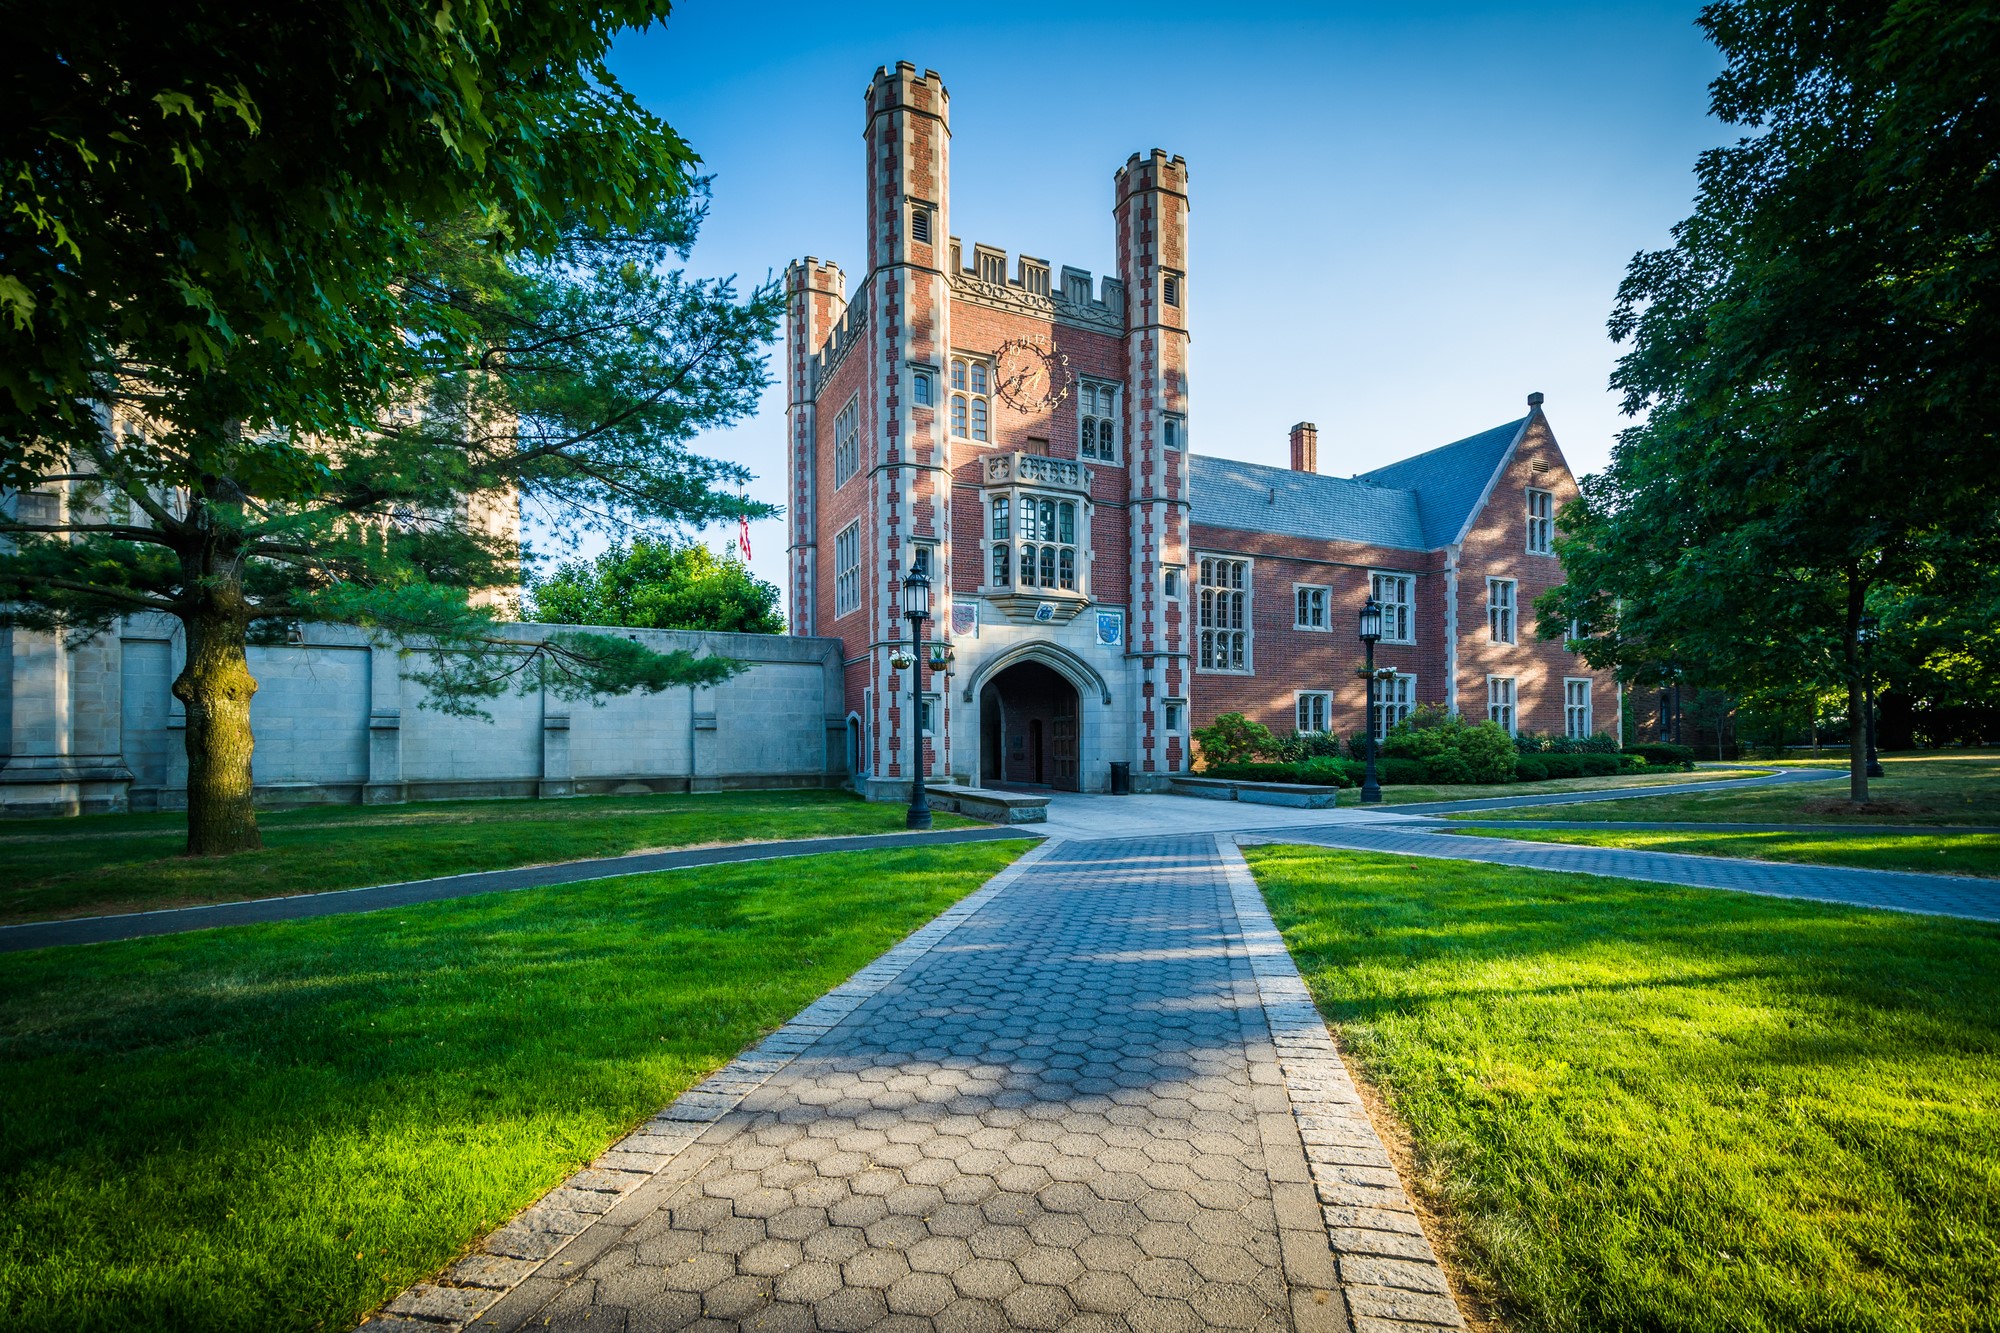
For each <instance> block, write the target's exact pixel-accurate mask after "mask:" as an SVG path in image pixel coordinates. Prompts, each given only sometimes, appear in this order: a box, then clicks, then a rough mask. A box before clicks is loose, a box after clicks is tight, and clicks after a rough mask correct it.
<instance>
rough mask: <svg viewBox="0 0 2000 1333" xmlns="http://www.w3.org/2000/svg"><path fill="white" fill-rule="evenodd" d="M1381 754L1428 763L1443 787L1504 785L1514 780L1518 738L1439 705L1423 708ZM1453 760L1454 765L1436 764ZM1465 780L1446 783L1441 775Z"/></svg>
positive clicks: (1393, 731)
mask: <svg viewBox="0 0 2000 1333" xmlns="http://www.w3.org/2000/svg"><path fill="white" fill-rule="evenodd" d="M1382 753H1383V754H1385V755H1391V756H1394V757H1396V758H1399V759H1415V760H1418V761H1420V762H1421V763H1423V765H1424V767H1425V771H1426V773H1427V775H1428V777H1427V780H1428V781H1431V782H1439V783H1458V782H1505V781H1507V780H1508V779H1509V778H1511V777H1513V776H1514V761H1515V759H1516V757H1517V752H1516V750H1515V749H1514V738H1513V737H1511V736H1509V735H1508V734H1507V733H1506V732H1505V731H1503V730H1501V729H1500V726H1499V725H1498V724H1497V723H1493V722H1467V721H1466V720H1465V719H1464V718H1462V717H1457V716H1454V715H1452V714H1450V713H1447V712H1445V711H1444V710H1443V709H1442V708H1439V707H1436V706H1435V705H1430V706H1426V707H1424V708H1419V709H1418V710H1417V711H1416V712H1414V713H1412V714H1410V716H1409V717H1408V718H1406V719H1405V720H1403V721H1401V722H1398V723H1397V724H1396V725H1395V726H1394V727H1391V728H1390V729H1389V734H1388V736H1387V737H1385V738H1384V739H1383V741H1382ZM1447 756H1449V757H1450V759H1451V761H1452V762H1450V763H1437V762H1434V761H1437V760H1441V759H1444V758H1446V757H1447ZM1444 773H1450V774H1462V775H1463V776H1453V777H1442V776H1439V775H1440V774H1444Z"/></svg>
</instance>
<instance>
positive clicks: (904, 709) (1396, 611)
mask: <svg viewBox="0 0 2000 1333" xmlns="http://www.w3.org/2000/svg"><path fill="white" fill-rule="evenodd" d="M864 138H865V142H866V145H867V151H866V190H867V200H868V207H867V225H868V233H867V235H868V248H867V253H866V256H865V264H866V271H865V274H864V276H863V277H862V279H861V281H859V282H858V283H856V284H855V285H854V286H853V288H852V289H850V288H849V287H848V285H847V282H846V279H845V276H844V275H843V273H842V270H841V269H840V267H839V266H838V265H836V264H834V263H831V262H828V261H825V260H821V259H817V258H811V257H808V258H805V259H802V260H799V261H797V262H795V263H793V264H791V265H790V266H789V267H788V269H787V270H786V290H787V294H788V302H789V304H788V318H787V329H786V337H787V346H786V350H785V364H786V373H787V380H788V406H787V430H788V438H789V441H790V457H789V476H788V489H789V495H788V503H789V516H790V547H789V557H790V607H791V616H792V629H793V632H794V633H796V634H818V635H832V636H836V637H838V638H839V639H840V640H841V642H842V643H843V644H844V646H845V654H846V707H847V710H848V721H847V745H848V751H849V754H848V759H849V764H850V766H851V767H852V769H853V770H854V772H855V773H856V775H857V779H858V781H859V782H860V783H861V784H862V785H863V787H864V788H865V789H867V790H870V791H872V792H874V793H876V794H880V795H889V794H891V793H893V792H896V791H899V790H907V784H908V781H909V766H910V754H911V743H910V742H911V738H910V727H911V725H912V718H911V716H910V699H911V681H910V677H909V673H908V671H907V670H904V669H899V667H898V666H897V665H896V661H897V659H898V654H899V651H900V650H901V648H902V646H903V645H905V644H906V643H907V635H908V627H907V625H906V623H905V622H904V620H903V618H902V613H901V597H900V584H901V582H902V580H903V578H904V576H905V574H906V573H907V572H908V571H910V570H911V569H913V568H914V569H917V570H921V571H923V572H924V573H925V574H926V575H927V576H928V577H929V578H930V579H931V581H932V583H933V586H934V590H935V596H934V607H933V613H934V619H933V621H932V623H931V626H930V633H931V634H932V635H933V636H935V637H937V638H939V639H941V640H946V641H948V642H949V644H950V647H951V658H950V663H949V668H948V670H946V671H943V672H931V671H928V670H926V671H925V701H924V705H923V718H922V732H923V737H924V754H925V759H924V765H925V771H926V772H927V773H928V774H930V775H932V776H933V777H944V776H946V775H953V776H956V777H959V778H961V779H963V780H966V781H970V782H975V783H979V782H987V783H1027V784H1041V785H1047V786H1052V787H1057V788H1067V789H1073V790H1074V789H1081V790H1087V791H1098V790H1103V789H1104V788H1105V787H1106V785H1107V782H1108V779H1109V775H1110V766H1111V765H1112V764H1113V763H1126V764H1129V765H1130V766H1131V769H1132V772H1133V777H1134V782H1135V785H1137V786H1139V787H1140V788H1142V789H1143V788H1147V787H1156V786H1158V785H1159V784H1160V783H1161V782H1162V781H1163V779H1164V776H1165V775H1166V774H1170V773H1174V772H1178V771H1184V770H1185V769H1186V768H1187V767H1188V764H1189V761H1190V754H1189V750H1190V744H1189V731H1190V729H1191V728H1192V727H1195V726H1200V725H1202V724H1204V723H1206V722H1207V721H1209V720H1210V719H1212V718H1213V717H1215V716H1216V715H1217V714H1220V713H1224V712H1229V711H1240V712H1243V713H1246V714H1248V715H1250V716H1251V717H1253V718H1256V719H1258V720H1260V721H1263V722H1265V723H1267V724H1269V725H1270V726H1272V727H1273V728H1275V729H1277V730H1279V731H1280V732H1281V733H1282V732H1288V731H1291V730H1294V729H1300V730H1334V731H1339V732H1343V733H1345V732H1350V731H1358V730H1360V729H1361V728H1362V726H1363V718H1362V714H1363V710H1364V708H1365V706H1366V702H1365V699H1366V696H1365V691H1364V686H1363V683H1362V682H1361V680H1360V679H1358V678H1357V676H1356V674H1355V668H1356V667H1357V665H1358V663H1359V661H1360V657H1361V647H1360V644H1359V643H1358V642H1357V640H1356V638H1355V621H1354V613H1355V611H1356V610H1357V609H1358V608H1359V606H1360V604H1361V603H1362V601H1363V600H1364V599H1365V598H1366V597H1367V596H1369V594H1370V593H1371V592H1372V593H1373V594H1374V595H1375V596H1376V597H1377V599H1378V600H1380V601H1381V602H1382V603H1383V605H1384V607H1385V609H1386V627H1387V629H1388V631H1389V636H1388V638H1387V639H1385V642H1384V644H1383V645H1382V647H1381V648H1380V649H1379V651H1378V654H1377V662H1378V665H1379V666H1384V667H1388V668H1392V669H1393V670H1394V671H1395V673H1396V674H1395V677H1394V679H1392V680H1388V681H1386V682H1385V683H1384V686H1383V701H1382V703H1381V704H1380V708H1381V711H1382V713H1383V719H1382V720H1383V721H1384V722H1393V721H1394V720H1396V719H1397V718H1399V717H1401V716H1404V715H1405V714H1407V713H1408V712H1409V711H1410V710H1411V709H1412V708H1414V707H1415V706H1416V705H1418V704H1422V703H1438V704H1443V705H1445V706H1447V707H1449V708H1452V709H1455V710H1457V711H1458V712H1461V713H1464V714H1468V715H1471V716H1475V717H1492V718H1494V719H1496V720H1498V721H1500V722H1501V723H1502V724H1503V725H1505V726H1507V727H1508V728H1509V729H1510V730H1520V729H1530V730H1536V731H1549V732H1556V733H1563V732H1572V733H1575V732H1582V733H1589V732H1592V731H1596V730H1611V731H1614V732H1615V730H1616V726H1617V716H1618V704H1617V691H1616V685H1615V683H1614V681H1613V680H1612V678H1611V677H1610V676H1609V675H1608V674H1604V673H1598V672H1592V671H1591V670H1589V669H1588V668H1587V667H1586V666H1585V665H1584V664H1583V663H1582V661H1581V660H1580V659H1578V658H1577V657H1576V656H1575V655H1574V654H1572V653H1570V652H1569V651H1568V650H1567V649H1566V648H1565V647H1564V646H1563V645H1562V644H1561V643H1546V642H1542V641H1540V640H1538V639H1537V638H1536V636H1535V634H1534V625H1533V611H1532V604H1533V601H1534V599H1535V597H1536V595H1537V594H1539V593H1540V592H1542V591H1543V590H1544V589H1545V588H1547V587H1549V586H1550V585H1552V584H1554V583H1557V582H1559V581H1560V578H1561V575H1560V571H1559V569H1558V566H1557V561H1556V558H1555V555H1554V554H1553V550H1552V547H1551V538H1552V536H1553V529H1554V521H1553V520H1554V513H1555V510H1556V508H1557V507H1558V506H1560V505H1561V504H1562V502H1563V501H1564V500H1566V499H1568V498H1570V497H1571V496H1573V495H1575V494H1576V483H1575V480H1574V478H1573V477H1572V476H1571V475H1570V471H1569V468H1568V465H1567V464H1566V463H1565V462H1564V461H1563V456H1562V452H1561V450H1560V449H1559V448H1558V447H1557V445H1556V441H1555V436H1554V434H1553V433H1552V432H1551V430H1550V428H1549V424H1548V421H1547V419H1546V417H1545V416H1544V414H1543V412H1542V408H1541V395H1540V394H1533V395H1530V397H1529V399H1528V412H1527V415H1526V416H1523V417H1521V418H1519V419H1516V420H1513V421H1510V422H1508V423H1507V424H1505V425H1503V426H1498V427H1495V428H1494V429H1492V430H1489V431H1485V432H1483V433H1481V434H1479V435H1475V436H1472V437H1471V438H1469V439H1466V440H1461V441H1459V442H1457V443H1455V444H1449V445H1446V446H1444V447H1443V448H1440V449H1434V450H1432V451H1430V452H1428V453H1423V454H1419V455H1417V456H1416V457H1413V458H1410V459H1407V460H1405V461H1403V462H1401V463H1396V464H1393V465H1391V466H1389V467H1385V468H1379V469H1377V470H1375V471H1373V472H1370V473H1366V474H1363V475H1361V476H1358V477H1352V478H1339V477H1330V476H1322V475H1319V473H1318V471H1317V467H1318V442H1317V431H1316V430H1315V428H1314V427H1313V426H1312V425H1311V424H1309V423H1301V424H1300V425H1298V426H1296V427H1294V428H1293V431H1292V438H1291V463H1292V465H1291V467H1290V468H1289V469H1286V468H1273V467H1263V466H1258V465H1255V464H1250V463H1241V462H1236V461H1233V460H1230V459H1224V458H1216V457H1209V456H1204V455H1201V454H1197V453H1194V452H1192V444H1193V441H1194V440H1196V439H1198V438H1199V432H1200V427H1199V425H1198V424H1197V423H1195V421H1194V420H1193V419H1192V418H1191V415H1190V401H1191V400H1190V394H1189V378H1188V377H1189V354H1188V311H1189V309H1190V306H1191V300H1192V294H1193V291H1194V290H1195V289H1194V287H1193V286H1192V282H1193V280H1192V278H1191V275H1190V273H1189V271H1188V244H1187V242H1188V231H1187V228H1188V171H1187V164H1186V163H1185V162H1184V161H1182V159H1180V158H1178V157H1169V156H1168V155H1167V154H1165V153H1163V152H1161V151H1159V150H1157V149H1156V150H1154V151H1153V152H1151V153H1150V154H1145V155H1141V154H1134V155H1133V156H1132V157H1131V158H1130V159H1129V160H1128V161H1127V162H1126V163H1125V165H1124V166H1123V167H1121V168H1119V169H1118V170H1117V172H1116V173H1114V176H1113V190H1112V199H1111V205H1112V226H1113V231H1114V235H1115V238H1116V254H1117V263H1118V271H1117V274H1116V275H1115V276H1105V277H1103V278H1101V279H1100V278H1096V277H1094V276H1093V275H1092V274H1090V273H1088V272H1085V271H1083V270H1081V269H1076V268H1070V267H1066V266H1065V267H1062V268H1060V269H1058V268H1055V267H1053V266H1052V265H1051V263H1050V262H1049V261H1048V260H1045V259H1036V258H1031V257H1029V256H1026V255H1022V256H1019V257H1018V258H1017V259H1016V260H1015V262H1014V263H1013V265H1012V267H1011V271H1010V266H1009V263H1008V256H1007V253H1006V252H1005V251H1004V250H1000V249H995V248H993V247H990V246H986V245H982V244H973V245H971V246H967V245H966V244H965V243H964V242H962V241H961V240H960V239H959V237H957V236H956V235H954V234H953V225H952V217H951V192H950V179H951V173H950V146H951V126H950V98H949V95H948V94H947V93H946V91H945V87H944V84H943V82H942V80H941V79H940V78H939V77H938V75H937V74H936V73H935V72H931V71H926V72H923V73H921V74H920V73H919V72H918V71H917V70H916V68H915V67H914V66H912V65H909V64H900V65H897V66H896V67H894V68H893V69H892V68H883V69H880V70H878V71H876V74H875V77H874V79H873V80H872V81H871V82H870V84H869V87H868V91H867V94H866V119H865V123H864Z"/></svg>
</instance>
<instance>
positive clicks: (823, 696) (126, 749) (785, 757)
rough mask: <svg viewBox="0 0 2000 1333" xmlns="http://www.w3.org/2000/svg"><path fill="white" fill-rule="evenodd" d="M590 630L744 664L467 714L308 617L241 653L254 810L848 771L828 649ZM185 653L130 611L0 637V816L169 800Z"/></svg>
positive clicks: (502, 702) (514, 697)
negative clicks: (96, 623)
mask: <svg viewBox="0 0 2000 1333" xmlns="http://www.w3.org/2000/svg"><path fill="white" fill-rule="evenodd" d="M561 628H565V627H561V626H549V625H518V626H513V627H511V632H513V633H516V634H518V635H520V636H521V637H534V636H539V635H542V634H547V633H551V632H554V631H556V630H558V629H561ZM603 632H606V633H619V634H625V635H627V636H630V637H634V638H637V639H639V640H640V641H641V642H644V643H646V644H647V645H649V646H651V647H654V648H657V649H659V650H661V651H670V650H672V649H675V648H682V649H686V650H688V651H690V652H694V653H696V654H699V655H720V656H724V657H730V658H734V659H736V660H738V661H741V662H745V663H748V664H749V665H748V667H747V669H746V670H744V671H743V672H742V673H740V674H738V675H737V676H735V677H733V678H731V679H730V680H727V681H724V682H723V683H721V684H719V685H715V686H712V687H709V688H704V689H692V690H690V689H674V690H668V691H665V692H663V693H660V694H652V695H629V696H624V697H619V698H609V699H602V700H597V701H595V702H593V701H590V700H578V701H571V700H566V699H563V698H561V697H560V696H558V695H556V694H554V693H551V692H548V691H545V690H542V689H540V688H531V689H530V690H529V691H528V692H527V693H525V694H508V695H506V696H503V697H502V698H499V699H495V700H492V701H489V702H488V703H486V704H485V705H484V712H485V713H486V716H485V717H483V718H476V717H475V718H462V717H454V716H451V715H450V714H447V713H443V712H440V711H438V710H437V709H435V708H431V707H428V706H426V695H425V690H424V688H423V687H422V686H421V685H420V684H418V683H417V682H416V681H415V680H413V679H411V668H412V667H414V666H415V665H416V663H415V662H414V661H413V659H414V658H415V657H416V656H417V655H418V654H419V653H420V652H421V651H422V650H411V651H409V652H404V651H399V650H398V649H395V648H386V647H379V646H376V645H374V644H371V643H370V642H369V641H368V639H367V638H366V636H364V635H363V634H361V633H360V632H359V631H356V630H351V629H346V628H344V627H340V626H325V625H309V626H306V627H305V630H304V635H303V641H302V642H299V643H294V644H287V645H285V646H282V647H269V648H252V649H251V650H250V670H251V673H252V674H253V675H255V676H256V678H257V685H258V688H257V695H256V698H255V700H254V701H253V703H252V707H251V728H252V730H253V732H254V733H255V735H256V742H257V744H256V753H255V757H254V759H253V761H252V774H253V777H254V780H255V782H256V785H257V796H258V800H259V802H260V803H262V804H265V805H273V806H277V805H304V804H314V803H320V802H333V803H348V804H353V803H363V802H365V803H369V804H381V803H389V802H396V801H405V800H445V799H452V798H462V797H494V796H572V795H595V794H601V793H606V792H619V791H626V792H636V791H666V792H672V791H714V790H720V789H724V788H742V787H819V786H838V785H841V784H843V783H844V782H845V781H846V780H847V774H846V760H845V746H844V744H843V730H844V726H845V720H844V719H845V710H844V708H843V707H842V703H841V657H840V643H839V641H838V640H833V639H819V638H791V637H784V636H773V635H760V634H707V633H694V632H687V631H680V630H616V631H603ZM183 656H184V654H183V649H182V643H181V638H180V636H179V634H178V633H177V632H176V629H175V625H174V622H173V621H171V620H168V619H166V618H164V617H155V616H135V617H132V618H130V619H127V620H125V621H123V622H121V623H120V624H119V626H118V627H117V628H116V629H114V630H111V631H108V632H107V633H105V634H102V635H99V636H97V637H96V638H94V639H91V640H89V641H88V642H85V643H81V644H76V645H72V646H69V647H58V646H57V644H56V643H55V641H54V640H53V639H51V638H50V637H49V636H47V635H42V634H30V633H28V632H26V631H18V630H17V631H0V701H4V707H0V723H4V724H5V729H4V732H0V741H4V742H5V743H6V748H5V751H4V752H3V753H0V816H5V815H12V816H35V815H65V814H77V813H85V812H98V811H109V810H126V809H130V810H159V809H180V808H184V807H185V805H186V803H187V794H186V788H187V754H186V750H185V748H184V738H185V735H186V725H187V724H186V717H185V711H184V710H183V708H182V707H181V704H180V702H179V701H178V700H177V699H175V698H174V697H173V696H172V694H171V693H169V686H170V685H171V684H172V682H173V679H174V676H175V675H176V674H177V673H178V672H179V671H180V668H181V663H182V660H183Z"/></svg>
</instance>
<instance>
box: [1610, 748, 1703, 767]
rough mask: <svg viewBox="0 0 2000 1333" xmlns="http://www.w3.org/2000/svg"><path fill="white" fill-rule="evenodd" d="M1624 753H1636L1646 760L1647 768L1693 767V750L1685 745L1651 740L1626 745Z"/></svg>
mask: <svg viewBox="0 0 2000 1333" xmlns="http://www.w3.org/2000/svg"><path fill="white" fill-rule="evenodd" d="M1625 753H1627V754H1631V755H1637V756H1638V757H1639V758H1641V759H1643V760H1645V761H1646V767H1648V768H1666V769H1679V770H1680V771H1682V772H1686V771H1688V770H1689V769H1691V768H1693V767H1694V750H1693V748H1692V747H1690V746H1686V745H1666V744H1662V743H1660V742H1652V743H1649V744H1645V745H1628V746H1626V747H1625Z"/></svg>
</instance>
